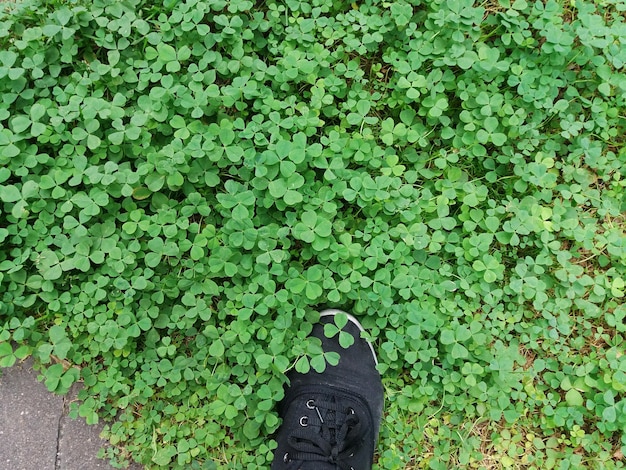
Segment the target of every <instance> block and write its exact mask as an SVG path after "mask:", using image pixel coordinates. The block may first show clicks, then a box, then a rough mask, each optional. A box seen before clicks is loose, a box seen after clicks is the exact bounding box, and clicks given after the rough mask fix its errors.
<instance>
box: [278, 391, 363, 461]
mask: <svg viewBox="0 0 626 470" xmlns="http://www.w3.org/2000/svg"><path fill="white" fill-rule="evenodd" d="M307 408H308V409H309V410H311V413H310V414H309V415H307V416H302V417H301V418H300V423H299V424H300V427H299V429H297V430H296V431H294V432H293V433H291V434H290V435H289V436H288V438H287V442H288V443H289V445H290V446H291V448H292V449H293V452H289V453H288V454H286V455H285V459H287V461H291V462H293V463H295V462H327V463H330V464H334V465H337V466H338V467H339V468H340V469H342V470H354V468H353V467H352V466H351V465H350V458H351V457H352V456H353V455H354V452H355V451H356V449H357V448H358V446H360V445H361V443H362V441H363V432H362V426H361V422H360V420H359V418H358V416H357V415H356V413H355V412H354V410H353V409H352V408H350V407H348V406H345V404H342V403H341V401H339V400H336V399H335V398H334V397H330V399H329V400H321V399H315V400H309V401H307Z"/></svg>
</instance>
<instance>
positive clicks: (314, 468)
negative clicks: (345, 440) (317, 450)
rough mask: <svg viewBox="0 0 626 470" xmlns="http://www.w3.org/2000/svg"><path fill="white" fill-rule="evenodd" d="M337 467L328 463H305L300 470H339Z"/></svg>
mask: <svg viewBox="0 0 626 470" xmlns="http://www.w3.org/2000/svg"><path fill="white" fill-rule="evenodd" d="M337 468H338V467H337V465H334V464H332V463H328V462H303V463H302V465H300V466H299V467H298V470H337Z"/></svg>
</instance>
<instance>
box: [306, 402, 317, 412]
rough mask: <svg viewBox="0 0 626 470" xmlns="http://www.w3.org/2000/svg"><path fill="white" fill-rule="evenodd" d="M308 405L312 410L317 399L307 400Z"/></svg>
mask: <svg viewBox="0 0 626 470" xmlns="http://www.w3.org/2000/svg"><path fill="white" fill-rule="evenodd" d="M306 407H307V408H308V409H309V410H312V409H313V408H315V400H309V401H307V402H306Z"/></svg>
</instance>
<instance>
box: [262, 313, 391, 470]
mask: <svg viewBox="0 0 626 470" xmlns="http://www.w3.org/2000/svg"><path fill="white" fill-rule="evenodd" d="M338 313H344V314H345V315H347V317H348V323H347V324H346V326H345V327H344V328H343V331H346V332H348V333H350V334H351V335H352V336H353V337H354V340H355V341H354V344H352V345H351V346H350V347H348V348H347V349H344V348H342V347H341V346H340V345H339V341H338V336H339V335H336V336H334V337H333V338H326V336H324V324H325V323H333V322H334V317H335V315H337V314H338ZM320 317H321V318H320V323H318V324H317V325H315V326H314V327H313V332H312V333H311V334H312V335H313V336H315V337H317V338H319V339H321V340H322V347H323V349H324V351H325V352H328V351H335V352H337V353H339V355H340V359H339V364H338V365H337V366H329V365H327V366H326V370H325V371H324V372H323V373H321V374H319V373H317V372H315V371H314V370H311V371H309V372H308V373H306V374H300V373H298V372H295V371H294V372H290V373H289V374H288V377H289V379H290V386H289V388H288V389H287V391H286V394H285V398H284V399H283V400H282V402H281V403H280V405H279V410H278V411H279V414H280V417H281V418H282V419H283V423H282V425H281V427H280V429H279V430H278V435H277V436H276V441H277V442H278V448H277V449H276V452H275V454H274V462H273V463H272V470H282V469H298V470H331V469H332V470H337V469H341V470H368V469H371V468H372V464H373V457H374V450H375V448H376V442H377V440H378V430H379V428H380V421H381V417H382V411H383V385H382V382H381V378H380V374H379V373H378V370H376V365H377V364H378V361H377V359H376V354H375V353H374V348H373V347H372V345H371V344H370V343H369V342H368V341H366V340H365V339H363V338H361V336H360V333H361V331H363V327H362V326H361V324H360V323H359V322H358V321H357V319H356V318H354V317H353V316H352V315H349V314H346V313H345V312H341V311H340V310H324V311H323V312H321V313H320Z"/></svg>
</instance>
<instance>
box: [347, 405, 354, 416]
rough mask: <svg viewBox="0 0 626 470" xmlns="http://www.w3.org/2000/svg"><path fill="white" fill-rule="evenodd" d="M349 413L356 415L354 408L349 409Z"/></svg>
mask: <svg viewBox="0 0 626 470" xmlns="http://www.w3.org/2000/svg"><path fill="white" fill-rule="evenodd" d="M348 413H350V414H351V415H353V414H355V411H354V408H351V407H348Z"/></svg>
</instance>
